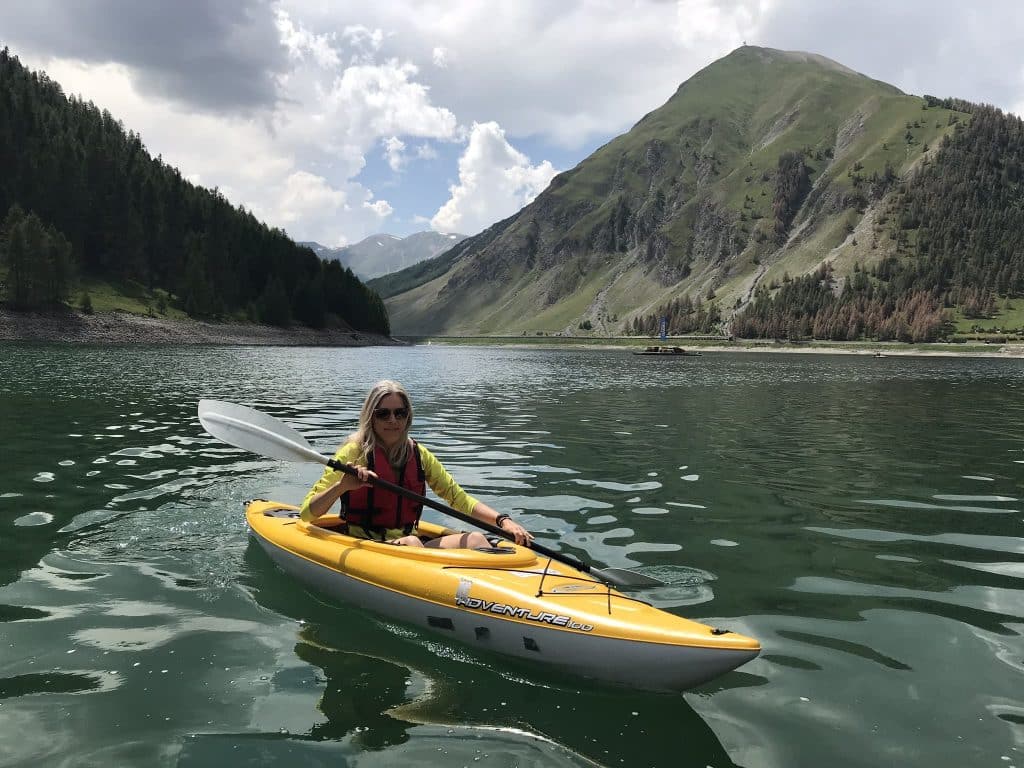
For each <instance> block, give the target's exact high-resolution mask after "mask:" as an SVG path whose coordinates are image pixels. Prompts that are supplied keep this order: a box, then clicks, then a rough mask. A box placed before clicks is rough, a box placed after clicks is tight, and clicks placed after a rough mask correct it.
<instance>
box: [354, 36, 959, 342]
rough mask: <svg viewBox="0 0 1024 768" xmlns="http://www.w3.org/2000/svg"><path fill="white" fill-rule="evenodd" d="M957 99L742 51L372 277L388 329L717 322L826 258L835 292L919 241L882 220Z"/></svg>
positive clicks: (819, 62)
mask: <svg viewBox="0 0 1024 768" xmlns="http://www.w3.org/2000/svg"><path fill="white" fill-rule="evenodd" d="M965 108H966V105H964V104H959V103H956V104H954V103H942V102H939V101H938V100H935V99H927V100H926V99H922V98H920V97H915V96H908V95H905V94H903V93H902V92H900V91H899V90H898V89H896V88H894V87H892V86H890V85H887V84H885V83H881V82H879V81H876V80H872V79H870V78H868V77H865V76H863V75H860V74H858V73H856V72H853V71H851V70H849V69H847V68H845V67H843V66H841V65H840V64H837V63H835V62H833V61H830V60H828V59H825V58H823V57H820V56H815V55H812V54H806V53H791V52H784V51H776V50H770V49H764V48H754V47H743V48H740V49H737V50H736V51H734V52H733V53H731V54H729V55H728V56H726V57H725V58H723V59H721V60H719V61H717V62H715V63H713V64H712V65H710V66H708V67H707V68H705V69H704V70H702V71H700V72H698V73H697V74H696V75H694V76H693V77H692V78H690V79H689V80H688V81H686V82H685V83H684V84H683V85H681V86H680V87H679V89H678V90H677V91H676V93H675V94H674V95H673V96H672V97H671V98H670V99H669V100H668V101H667V102H666V103H665V104H664V105H663V106H662V107H660V108H659V109H657V110H655V111H653V112H651V113H650V114H648V115H646V116H645V117H644V118H643V119H641V120H640V121H639V122H638V123H637V124H636V125H635V126H634V127H633V129H632V130H630V131H629V132H628V133H626V134H624V135H622V136H619V137H618V138H616V139H614V140H612V141H611V142H609V143H608V144H606V145H605V146H603V147H601V148H600V149H599V150H597V151H596V152H595V153H594V154H593V155H591V156H590V157H588V158H587V159H586V160H584V161H583V162H581V163H580V164H579V165H578V166H577V167H576V168H574V169H572V170H569V171H566V172H565V173H562V174H560V175H559V176H557V177H556V178H555V179H554V180H553V181H552V183H551V185H550V186H549V187H548V189H547V190H545V191H544V192H543V193H542V194H541V195H539V196H538V197H537V199H536V200H534V202H533V203H531V204H530V205H529V206H527V207H526V208H524V209H523V210H522V211H520V212H519V213H518V214H517V215H515V216H514V217H512V218H511V219H508V220H506V221H504V222H501V223H500V224H498V225H495V226H494V227H492V228H491V229H490V230H487V231H485V232H484V233H482V234H480V235H477V236H476V237H473V238H469V239H467V240H465V241H463V242H462V243H460V244H459V249H458V251H457V252H456V251H454V249H453V251H450V252H448V253H447V254H445V261H444V263H443V264H442V263H436V264H435V265H434V269H433V270H429V269H423V266H424V265H417V266H418V267H420V268H421V271H420V273H419V278H417V277H416V276H415V275H413V274H412V273H409V272H405V273H403V272H400V273H396V274H395V275H390V276H387V277H384V278H379V279H378V280H377V281H376V282H375V286H374V287H375V288H376V289H377V290H378V291H379V292H380V293H381V295H383V296H386V297H387V296H390V298H387V299H386V305H387V307H388V310H389V314H390V317H391V321H392V328H393V329H394V331H395V332H396V333H455V334H458V333H466V334H491V333H495V334H496V333H503V334H504V333H520V332H535V331H546V332H566V333H574V332H577V333H578V332H579V329H580V327H581V326H582V327H591V328H593V329H594V332H595V333H608V334H611V333H622V332H630V331H634V330H637V329H644V328H647V327H648V325H649V324H650V323H651V322H653V319H654V318H655V317H656V316H657V315H659V314H664V313H665V312H666V310H667V308H669V307H670V306H671V302H673V301H677V302H678V301H679V300H680V299H684V298H685V300H686V302H688V303H689V304H690V305H691V306H692V305H693V304H694V303H697V304H699V303H700V301H703V302H704V304H705V306H707V303H708V302H711V303H712V304H713V305H714V312H713V313H709V312H703V314H702V315H701V316H702V317H708V316H710V317H712V318H714V317H720V318H721V319H722V320H723V321H724V322H725V324H726V327H728V324H729V322H730V319H731V318H732V317H733V316H734V315H735V314H736V313H737V312H741V311H743V310H745V309H746V308H748V307H750V306H752V304H753V302H754V301H755V299H764V298H765V292H767V295H768V298H769V299H770V298H771V296H772V295H774V294H776V293H778V292H779V291H780V290H781V287H782V286H783V285H785V284H787V283H788V282H789V280H790V278H796V277H798V276H801V275H814V274H816V273H817V272H818V270H819V269H820V268H821V267H822V266H823V265H826V264H827V272H828V275H827V277H823V278H819V282H820V281H821V280H825V281H826V282H827V283H828V286H827V287H828V289H829V290H831V291H832V292H833V293H835V294H838V293H839V292H840V291H841V288H842V284H843V278H844V277H845V276H847V275H853V274H854V273H855V272H856V273H857V274H860V269H861V266H864V267H865V269H867V268H869V266H870V265H876V264H880V263H882V262H883V261H884V260H885V259H886V258H889V257H895V256H897V255H898V254H899V253H900V248H901V247H902V248H904V252H905V249H906V247H907V245H908V243H909V242H910V241H911V240H913V239H914V238H912V237H910V238H908V236H907V235H906V234H902V235H901V234H900V233H899V232H896V231H893V230H892V227H893V222H894V221H896V220H902V213H901V211H902V208H900V207H899V206H906V205H909V202H908V200H907V198H906V195H905V186H906V185H905V184H904V180H906V179H909V178H911V177H912V176H913V175H914V174H915V173H917V172H919V171H920V170H921V169H923V168H926V167H927V166H928V165H929V163H931V162H932V161H933V159H934V157H935V156H936V154H937V153H938V151H939V149H938V148H939V146H940V143H941V142H942V140H943V139H944V137H947V136H953V135H954V134H955V133H956V132H957V131H958V130H963V128H964V126H965V125H967V124H969V123H970V121H971V115H970V114H968V113H967V112H966V111H964V110H965ZM897 198H898V199H897ZM894 206H896V207H894ZM904 223H905V222H904ZM901 226H902V225H901ZM877 279H878V278H877V276H875V275H872V276H871V280H877ZM394 286H400V288H401V290H400V291H399V292H395V291H393V290H392V287H394Z"/></svg>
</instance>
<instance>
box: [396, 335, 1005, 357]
mask: <svg viewBox="0 0 1024 768" xmlns="http://www.w3.org/2000/svg"><path fill="white" fill-rule="evenodd" d="M397 338H399V339H401V340H402V341H403V342H404V343H407V344H412V345H418V346H423V345H437V346H484V347H505V348H509V349H600V350H607V351H612V350H617V351H623V352H630V351H633V350H639V349H642V348H643V347H645V346H652V345H658V346H676V347H682V348H684V349H686V350H688V351H694V352H700V353H702V354H703V353H705V352H707V353H712V354H713V353H719V352H737V353H741V354H742V353H757V354H761V353H764V354H795V355H860V356H861V357H878V358H884V357H978V358H997V359H1024V343H1007V344H985V343H981V342H976V343H962V344H961V343H957V344H954V343H952V342H937V343H934V344H909V343H906V342H890V341H852V342H826V341H820V342H803V343H795V344H794V343H786V342H776V341H771V340H758V339H743V340H740V341H733V342H725V343H722V342H706V341H701V340H693V339H687V338H685V337H679V336H677V337H675V338H672V337H669V338H668V339H667V340H666V341H659V340H658V339H646V338H644V339H641V338H637V339H627V338H621V339H617V340H616V339H601V338H595V337H575V338H565V337H561V338H559V337H544V338H538V339H532V338H530V337H527V338H526V339H522V338H518V337H486V336H472V337H470V336H467V337H461V338H460V337H451V336H449V337H436V336H435V337H422V338H416V339H410V338H403V337H402V336H400V335H399V336H398V337H397ZM666 357H667V358H668V359H674V358H675V356H672V355H668V356H666ZM679 357H684V356H682V355H680V356H679ZM685 357H686V359H689V356H685ZM656 359H662V358H660V357H659V358H656Z"/></svg>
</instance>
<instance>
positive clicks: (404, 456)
mask: <svg viewBox="0 0 1024 768" xmlns="http://www.w3.org/2000/svg"><path fill="white" fill-rule="evenodd" d="M388 395H398V396H399V397H400V398H402V403H403V404H404V405H405V407H406V408H408V409H409V417H408V418H407V419H406V420H405V430H404V432H403V433H402V439H401V440H400V441H399V442H398V443H397V444H396V445H394V446H392V447H391V448H390V449H389V450H388V451H387V455H388V463H389V464H391V466H392V467H395V468H396V469H397V468H399V467H402V466H404V465H405V462H406V461H407V460H408V458H409V428H410V427H412V401H411V400H410V399H409V393H408V392H406V391H405V387H403V386H402V385H401V384H399V383H398V382H397V381H391V380H390V379H384V380H383V381H378V382H377V383H376V384H374V385H373V388H372V389H371V390H370V392H369V393H368V394H367V395H366V400H364V401H363V409H362V410H361V411H360V412H359V429H357V430H356V431H355V432H353V433H352V434H351V435H349V436H348V440H347V442H349V443H355V444H356V445H358V446H359V447H360V448H361V449H362V451H363V455H364V456H366V457H369V456H371V455H373V452H374V451H375V450H376V448H377V435H376V433H375V432H374V431H373V412H374V411H375V410H377V408H378V407H379V406H380V401H381V400H383V399H384V398H385V397H387V396H388Z"/></svg>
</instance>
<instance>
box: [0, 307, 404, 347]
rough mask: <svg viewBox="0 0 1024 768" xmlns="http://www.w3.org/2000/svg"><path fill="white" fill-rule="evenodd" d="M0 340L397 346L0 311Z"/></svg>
mask: <svg viewBox="0 0 1024 768" xmlns="http://www.w3.org/2000/svg"><path fill="white" fill-rule="evenodd" d="M0 341H52V342H63V343H81V344H209V345H244V346H291V347H305V346H323V347H365V346H372V345H397V344H401V343H402V342H400V341H396V340H395V339H392V338H390V337H387V336H379V335H376V334H370V333H363V332H361V331H350V330H341V329H327V330H322V331H317V330H313V329H312V328H305V327H301V326H297V327H293V328H277V327H275V326H269V325H255V324H250V323H207V322H201V321H197V320H171V319H169V318H165V317H149V316H145V315H132V314H129V313H126V312H110V313H98V314H94V315H86V314H83V313H81V312H76V311H68V312H67V313H63V314H39V313H33V312H11V311H9V310H5V309H0Z"/></svg>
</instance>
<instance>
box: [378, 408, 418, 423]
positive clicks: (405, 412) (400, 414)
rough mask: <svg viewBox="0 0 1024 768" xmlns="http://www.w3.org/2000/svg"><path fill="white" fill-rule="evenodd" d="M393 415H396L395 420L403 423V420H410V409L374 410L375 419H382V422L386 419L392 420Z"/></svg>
mask: <svg viewBox="0 0 1024 768" xmlns="http://www.w3.org/2000/svg"><path fill="white" fill-rule="evenodd" d="M391 414H394V415H395V418H396V419H397V420H398V421H401V420H402V419H405V418H408V416H409V409H408V408H374V409H373V417H374V418H375V419H380V420H381V421H384V420H385V419H390V418H391Z"/></svg>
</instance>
